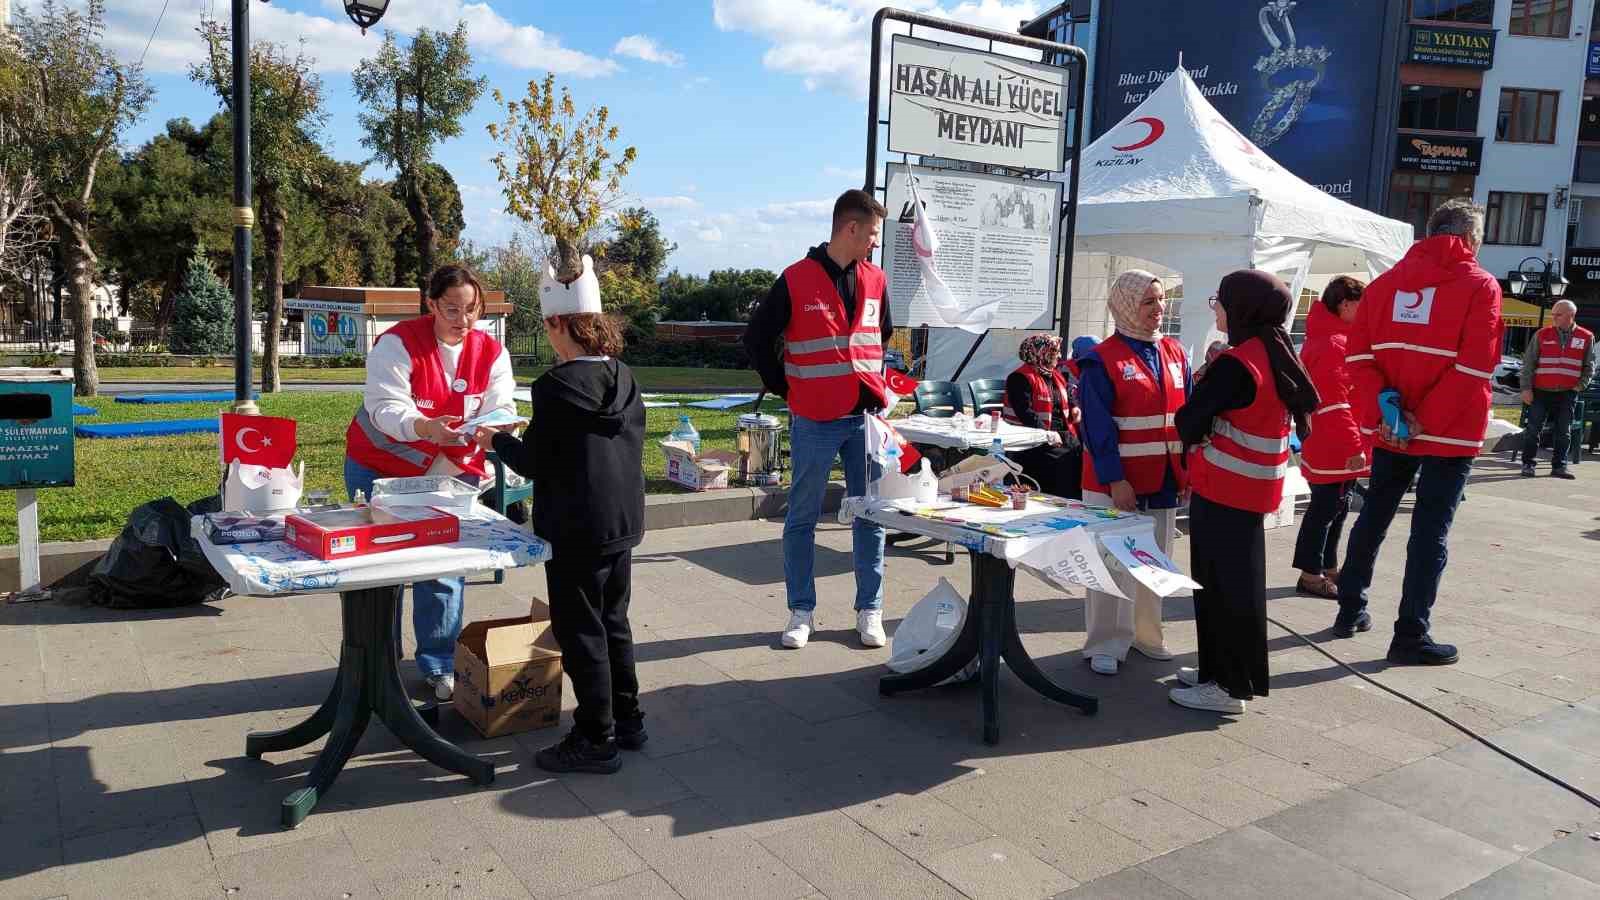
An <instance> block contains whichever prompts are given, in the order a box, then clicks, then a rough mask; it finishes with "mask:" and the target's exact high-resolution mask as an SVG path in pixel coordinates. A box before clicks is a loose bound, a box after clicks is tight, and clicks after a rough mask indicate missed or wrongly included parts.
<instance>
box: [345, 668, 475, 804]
mask: <svg viewBox="0 0 1600 900" xmlns="http://www.w3.org/2000/svg"><path fill="white" fill-rule="evenodd" d="M386 668H387V670H388V671H386V672H380V673H378V675H379V677H380V678H382V679H383V680H382V681H378V682H376V683H375V684H374V685H373V697H374V699H375V701H376V702H375V703H374V707H373V712H375V713H377V715H378V718H380V719H382V720H383V724H384V725H386V726H388V728H389V731H390V732H392V733H393V734H394V736H395V737H397V738H399V739H400V743H402V744H405V745H406V746H407V747H410V748H411V749H412V750H414V751H415V752H416V754H417V755H418V756H420V757H422V758H423V759H425V760H427V761H428V762H431V763H433V764H434V765H436V766H438V767H439V768H441V769H447V770H449V771H451V772H455V773H457V774H459V775H465V776H467V777H468V778H471V779H472V783H473V784H476V785H485V784H493V783H494V766H493V765H491V764H489V763H486V762H484V761H483V760H481V759H479V758H478V757H476V756H474V755H472V754H471V753H468V752H466V751H465V750H462V749H461V748H460V747H457V746H456V745H455V744H452V743H450V742H449V741H447V740H445V739H444V738H442V737H440V736H439V735H438V733H437V732H435V731H434V730H433V729H432V728H430V727H428V726H429V722H428V721H427V720H426V719H425V716H426V715H427V713H428V712H431V713H432V717H433V720H434V721H438V715H439V713H438V707H437V706H435V707H432V709H431V710H423V711H419V710H418V709H417V707H416V705H414V704H413V703H412V702H411V697H410V696H409V695H408V694H407V693H406V686H405V682H404V681H403V680H402V679H401V677H400V669H399V667H397V666H394V665H389V666H387V667H386Z"/></svg>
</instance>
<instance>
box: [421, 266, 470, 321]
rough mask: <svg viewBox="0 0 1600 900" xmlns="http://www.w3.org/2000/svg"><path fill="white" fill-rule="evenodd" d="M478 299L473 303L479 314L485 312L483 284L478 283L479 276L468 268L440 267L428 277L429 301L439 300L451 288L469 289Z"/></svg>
mask: <svg viewBox="0 0 1600 900" xmlns="http://www.w3.org/2000/svg"><path fill="white" fill-rule="evenodd" d="M468 286H470V287H471V288H472V291H473V296H474V297H475V298H476V299H475V300H474V301H473V302H474V304H475V305H476V307H477V309H478V311H479V312H482V311H483V284H482V283H480V282H479V281H478V276H477V275H474V274H473V273H472V270H471V269H469V268H467V267H466V266H463V265H459V264H456V263H451V264H449V265H445V266H440V267H439V268H437V269H434V270H433V274H432V275H430V276H428V299H429V300H438V299H440V298H441V297H443V296H444V294H445V291H448V290H450V289H451V288H458V287H468Z"/></svg>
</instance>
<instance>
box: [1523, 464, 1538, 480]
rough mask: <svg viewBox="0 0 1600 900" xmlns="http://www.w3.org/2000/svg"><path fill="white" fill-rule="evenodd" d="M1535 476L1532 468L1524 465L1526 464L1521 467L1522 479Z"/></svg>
mask: <svg viewBox="0 0 1600 900" xmlns="http://www.w3.org/2000/svg"><path fill="white" fill-rule="evenodd" d="M1537 474H1538V473H1537V472H1535V471H1534V470H1533V466H1531V465H1526V464H1524V465H1523V467H1522V477H1523V478H1532V477H1533V476H1535V475H1537Z"/></svg>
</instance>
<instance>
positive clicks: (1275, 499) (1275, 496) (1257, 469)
mask: <svg viewBox="0 0 1600 900" xmlns="http://www.w3.org/2000/svg"><path fill="white" fill-rule="evenodd" d="M1223 355H1224V356H1232V357H1233V358H1234V359H1237V360H1238V361H1239V362H1241V363H1244V367H1245V370H1246V371H1248V372H1249V373H1250V379H1251V380H1252V381H1254V382H1255V386H1256V399H1255V402H1253V403H1251V404H1250V405H1249V406H1246V407H1245V408H1244V409H1230V410H1227V411H1225V412H1223V413H1222V415H1220V416H1217V417H1216V419H1214V420H1213V421H1212V425H1211V437H1210V439H1209V440H1207V441H1206V442H1205V443H1204V444H1201V445H1200V446H1198V447H1195V448H1193V449H1191V450H1190V451H1189V486H1190V487H1191V488H1192V489H1193V490H1194V492H1195V493H1196V494H1199V495H1200V496H1202V497H1204V498H1206V499H1207V500H1210V501H1211V502H1213V503H1220V504H1222V505H1223V506H1231V507H1233V508H1234V509H1242V510H1246V511H1248V512H1258V513H1269V512H1272V511H1274V510H1276V509H1277V508H1278V504H1279V503H1280V502H1281V501H1282V500H1283V478H1284V475H1285V474H1287V473H1288V471H1289V409H1288V407H1286V406H1284V405H1283V400H1282V399H1281V398H1280V397H1279V396H1278V387H1277V384H1276V383H1275V382H1274V380H1273V378H1272V366H1271V364H1270V363H1269V362H1268V361H1267V346H1266V344H1264V343H1262V342H1261V339H1260V338H1251V339H1250V340H1248V341H1245V342H1244V343H1243V344H1240V345H1239V346H1237V347H1232V348H1230V349H1228V351H1227V352H1226V353H1224V354H1223Z"/></svg>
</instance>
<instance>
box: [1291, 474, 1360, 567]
mask: <svg viewBox="0 0 1600 900" xmlns="http://www.w3.org/2000/svg"><path fill="white" fill-rule="evenodd" d="M1355 483H1356V482H1355V479H1353V478H1352V479H1350V480H1349V481H1341V482H1338V483H1337V484H1313V485H1312V486H1311V505H1310V506H1308V507H1306V517H1305V518H1304V519H1301V520H1300V536H1299V537H1298V538H1296V539H1295V542H1294V567H1295V568H1297V569H1299V570H1300V571H1302V572H1329V571H1332V570H1334V569H1337V568H1339V539H1340V538H1341V537H1343V536H1344V520H1345V517H1346V516H1347V515H1349V514H1350V491H1351V489H1352V488H1354V487H1355Z"/></svg>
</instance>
